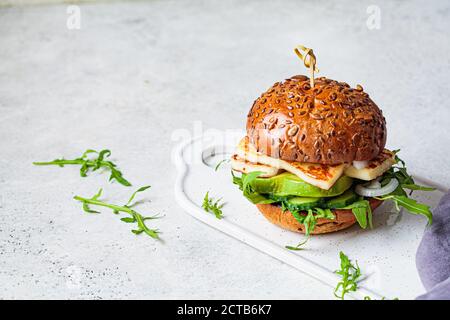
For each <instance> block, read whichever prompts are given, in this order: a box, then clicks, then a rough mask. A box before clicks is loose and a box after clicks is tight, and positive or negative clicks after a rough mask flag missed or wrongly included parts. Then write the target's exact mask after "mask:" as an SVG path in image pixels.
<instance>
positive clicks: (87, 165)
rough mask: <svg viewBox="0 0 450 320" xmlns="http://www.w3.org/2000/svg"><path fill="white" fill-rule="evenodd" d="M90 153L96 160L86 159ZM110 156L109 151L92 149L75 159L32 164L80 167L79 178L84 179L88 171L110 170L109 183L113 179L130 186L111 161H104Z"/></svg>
mask: <svg viewBox="0 0 450 320" xmlns="http://www.w3.org/2000/svg"><path fill="white" fill-rule="evenodd" d="M91 153H95V154H97V158H93V159H90V158H88V155H89V154H91ZM110 155H111V151H110V150H108V149H104V150H101V151H100V152H98V151H96V150H93V149H87V150H86V151H85V152H84V153H83V154H82V155H81V157H79V158H76V159H72V160H66V159H64V158H61V159H55V160H53V161H48V162H33V164H34V165H36V166H49V165H56V166H59V167H64V166H65V165H81V167H80V176H81V177H86V176H87V173H88V172H89V170H92V171H96V170H98V169H100V168H109V169H110V170H111V175H110V177H109V181H111V180H113V179H114V180H116V181H117V182H119V183H120V184H122V185H124V186H127V187H129V186H131V183H130V182H129V181H128V180H126V179H125V178H124V177H123V176H122V172H120V171H119V170H118V169H117V166H116V164H114V163H113V162H112V161H109V160H105V158H108V157H109V156H110Z"/></svg>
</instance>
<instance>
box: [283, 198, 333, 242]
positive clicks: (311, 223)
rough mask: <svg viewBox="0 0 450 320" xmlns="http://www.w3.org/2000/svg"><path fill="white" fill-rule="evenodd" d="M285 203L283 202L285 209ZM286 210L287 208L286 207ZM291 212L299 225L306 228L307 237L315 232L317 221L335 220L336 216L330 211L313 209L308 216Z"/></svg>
mask: <svg viewBox="0 0 450 320" xmlns="http://www.w3.org/2000/svg"><path fill="white" fill-rule="evenodd" d="M283 205H284V202H282V208H283ZM285 208H286V207H285ZM289 212H290V213H291V214H292V216H293V217H294V218H295V220H297V221H298V222H299V223H301V224H303V226H304V227H305V236H306V237H309V235H310V234H311V232H313V231H314V229H315V227H316V224H317V220H318V219H320V218H324V219H331V220H334V218H335V216H334V214H333V212H332V211H331V210H330V209H322V208H313V209H309V210H307V213H306V215H304V214H301V211H298V210H293V209H289Z"/></svg>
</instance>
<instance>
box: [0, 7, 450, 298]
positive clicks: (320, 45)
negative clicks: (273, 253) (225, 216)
mask: <svg viewBox="0 0 450 320" xmlns="http://www.w3.org/2000/svg"><path fill="white" fill-rule="evenodd" d="M373 3H375V4H378V5H379V7H380V9H381V29H380V30H372V31H371V30H368V28H367V27H366V19H367V14H366V8H367V6H368V5H369V4H373ZM449 16H450V4H449V3H448V1H433V3H432V4H430V3H429V2H427V1H422V2H418V1H416V2H384V1H383V2H378V1H370V2H368V1H358V2H356V1H355V2H351V3H349V2H348V3H345V2H341V1H340V2H339V3H338V2H336V3H330V2H325V1H314V2H313V1H305V2H301V3H300V2H298V1H285V2H283V3H280V2H278V1H277V2H274V1H264V2H262V3H261V2H256V1H246V2H245V3H243V2H238V1H204V2H198V1H179V2H173V1H151V2H137V3H111V4H106V3H100V4H89V5H82V6H81V18H82V20H81V30H72V31H71V30H68V29H67V28H66V18H67V14H66V5H52V6H36V7H17V8H15V7H12V8H1V9H0V34H1V37H0V138H1V139H0V147H1V154H0V298H288V299H293V298H331V297H332V292H331V290H330V288H328V287H326V286H324V285H322V284H320V283H319V282H317V281H315V280H312V279H310V278H308V277H306V276H304V275H302V274H300V273H298V272H296V271H294V270H293V269H292V268H290V267H288V266H286V265H283V264H281V263H279V262H278V261H276V260H274V259H272V258H270V257H268V256H266V255H264V254H262V253H259V252H257V251H255V250H253V249H251V248H249V247H247V246H245V245H243V244H241V243H239V242H237V241H235V240H233V239H230V238H228V237H226V236H224V235H222V234H220V233H218V232H216V231H215V230H212V229H209V228H208V227H206V226H204V225H202V224H200V223H199V222H197V221H195V220H194V219H192V218H191V217H190V216H188V215H187V214H185V213H183V212H182V210H181V209H180V208H179V207H178V206H177V204H176V203H175V201H174V197H173V181H174V178H175V172H174V168H173V165H172V164H171V163H170V152H171V148H172V147H173V144H174V143H173V142H172V141H171V135H172V133H173V131H174V130H176V129H178V128H187V129H191V128H192V122H193V121H194V120H201V121H203V125H204V127H205V128H212V127H214V128H219V129H227V128H242V127H243V125H244V121H245V115H246V113H247V110H248V108H249V107H250V105H251V103H252V102H253V99H254V98H255V97H256V96H257V95H258V94H259V93H260V92H261V91H263V90H264V89H265V88H267V87H268V86H270V85H271V84H272V83H273V82H274V81H276V80H279V79H283V78H285V77H288V76H290V75H292V74H296V73H300V72H304V69H303V68H302V67H301V65H300V63H299V61H298V60H297V59H296V58H295V56H294V55H293V53H292V48H293V46H294V45H296V44H298V43H303V44H306V45H309V46H311V47H313V48H314V49H315V52H316V55H317V57H318V65H319V67H320V69H321V75H327V76H329V77H332V78H336V79H339V80H345V81H347V82H349V83H350V84H351V85H356V83H360V84H362V85H363V86H364V88H365V89H366V91H367V92H369V93H370V94H371V97H372V98H373V99H374V100H375V101H376V102H377V103H378V105H379V106H380V107H381V108H382V109H383V110H384V113H385V116H386V118H387V121H388V146H390V147H395V148H402V155H403V158H404V159H405V160H406V161H407V163H408V166H409V168H410V170H411V171H412V172H416V173H418V174H422V175H424V176H427V177H428V178H430V179H433V180H435V181H437V182H439V183H441V184H444V185H448V181H449V178H450V162H449V161H448V159H449V156H450V152H449V146H450V135H449V133H448V130H449V129H448V128H449V127H450V109H449V105H448V104H449V103H448V101H450V100H449V98H450V97H449V90H448V82H449V80H450V74H449V70H450V68H449V67H450V60H449V55H448V52H450V43H449V30H450V19H449ZM88 147H90V148H102V147H108V148H110V149H111V150H112V151H113V156H114V157H115V158H116V159H117V162H118V163H119V165H120V167H121V169H122V170H123V172H124V173H125V176H126V177H128V178H129V179H130V180H131V181H132V182H133V183H134V185H135V186H138V185H143V184H148V183H150V184H151V185H152V187H153V188H152V189H151V191H150V192H148V193H147V198H148V199H149V200H150V202H147V203H145V204H143V205H142V211H143V212H149V213H150V212H155V213H156V212H159V213H162V214H164V215H165V217H164V218H163V219H161V220H159V221H157V222H155V225H157V226H158V227H159V228H160V229H161V230H162V231H163V235H162V236H163V238H164V243H163V244H161V243H158V242H155V241H152V240H151V239H147V238H144V237H138V238H137V237H135V236H134V235H133V234H131V233H130V231H129V230H130V228H129V226H128V225H126V224H124V223H122V222H120V221H119V220H118V219H117V218H116V217H114V216H113V215H112V214H111V213H109V212H107V211H104V212H103V213H102V214H101V215H98V216H87V215H84V214H83V213H82V211H81V208H80V205H79V204H78V203H75V201H73V200H72V196H73V195H75V194H81V195H91V194H93V193H94V192H95V191H96V190H97V188H99V187H102V186H103V187H104V189H105V195H106V197H107V198H109V199H124V198H127V196H128V194H129V193H130V192H131V190H129V189H125V188H123V187H121V186H120V185H117V184H108V183H107V182H106V175H99V174H93V175H92V176H91V177H88V178H85V179H81V178H79V176H78V173H77V169H75V168H65V169H59V168H56V167H53V168H52V167H47V168H44V167H33V166H32V165H31V162H32V161H33V160H46V159H52V158H54V157H59V156H65V157H73V156H77V155H78V154H79V153H80V152H81V151H82V150H84V149H85V148H88ZM336 259H337V256H336ZM337 264H338V261H337V260H336V265H337Z"/></svg>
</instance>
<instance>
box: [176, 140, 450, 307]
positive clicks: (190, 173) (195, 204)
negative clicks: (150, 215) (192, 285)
mask: <svg viewBox="0 0 450 320" xmlns="http://www.w3.org/2000/svg"><path fill="white" fill-rule="evenodd" d="M237 142H238V135H235V138H233V137H230V135H228V136H225V134H223V135H222V134H219V133H217V132H215V135H214V136H212V135H205V136H201V137H197V138H194V139H192V140H188V141H185V142H183V143H181V144H180V145H179V146H178V148H177V149H176V151H175V152H174V154H173V161H174V163H175V164H176V166H177V170H178V176H177V181H176V185H175V196H176V199H177V202H178V203H179V204H180V206H181V207H183V208H184V209H185V210H186V211H187V212H188V213H189V214H190V215H192V216H193V217H195V218H196V219H199V220H201V221H202V222H204V223H206V224H207V225H209V226H211V227H213V228H215V229H217V230H219V231H222V232H224V233H226V234H228V235H230V236H232V237H234V238H236V239H238V240H240V241H242V242H244V243H246V244H248V245H250V246H252V247H254V248H256V249H258V250H260V251H262V252H264V253H266V254H268V255H271V256H273V257H274V258H277V259H279V260H281V261H283V262H285V263H287V264H289V265H291V266H292V267H294V268H296V269H298V270H299V271H301V272H304V273H306V274H308V275H310V276H312V277H314V278H316V279H318V280H319V281H321V282H323V283H325V284H327V285H329V286H330V287H331V288H330V290H333V289H332V288H334V287H335V286H336V284H337V282H338V281H339V277H338V276H337V275H336V274H335V273H334V271H335V270H336V269H338V268H339V263H340V260H339V251H343V252H344V253H346V254H347V255H348V256H349V258H350V259H352V260H353V261H354V260H357V261H358V264H359V266H360V267H361V271H362V274H363V275H364V276H365V277H364V279H363V280H362V281H361V282H360V290H358V291H357V292H356V293H354V294H352V295H351V296H352V297H353V298H359V299H362V298H364V297H365V296H370V297H371V298H372V299H380V298H382V297H386V298H387V299H392V298H396V297H397V298H399V299H413V298H415V297H416V296H418V295H420V294H422V293H423V292H424V288H423V286H422V284H421V282H420V279H419V276H418V273H417V270H416V266H415V253H416V249H417V247H418V245H419V242H420V239H421V237H422V234H423V231H424V228H425V226H426V219H425V218H424V217H422V216H417V215H412V214H409V213H407V212H403V211H401V212H399V213H398V212H396V211H395V209H394V208H393V206H392V205H391V204H389V203H385V204H383V205H382V206H380V207H379V208H378V209H377V210H376V211H375V213H374V228H373V229H366V230H363V229H361V228H360V227H359V226H358V225H354V226H353V227H351V228H349V229H346V230H343V231H340V232H336V233H331V234H325V235H318V236H317V235H316V236H313V237H312V238H311V239H310V241H309V242H308V243H307V245H306V247H305V249H304V250H301V251H291V250H288V249H286V248H285V245H296V244H297V243H298V242H299V241H300V240H302V239H303V236H302V235H301V234H297V233H293V232H290V231H286V230H283V229H281V228H279V227H277V226H275V225H272V224H271V223H269V222H268V221H267V220H266V219H265V218H264V217H263V216H262V215H261V214H260V213H259V211H258V210H257V208H256V207H255V205H253V204H251V203H250V202H249V201H248V200H247V199H246V198H244V196H243V195H242V193H241V191H240V190H239V189H238V187H237V186H236V185H234V184H233V183H232V181H231V174H230V166H229V164H228V163H224V164H223V165H221V166H220V168H219V169H218V170H217V171H216V170H215V167H216V165H217V163H219V162H220V161H221V160H222V159H227V158H229V157H230V155H231V154H232V152H233V150H234V148H235V145H236V144H237ZM416 180H417V181H418V182H419V183H420V182H422V183H424V181H423V179H419V178H418V177H416ZM421 180H422V181H421ZM426 182H427V183H426V184H428V185H430V182H429V181H426ZM432 185H433V184H432ZM433 186H435V187H437V188H438V189H439V190H437V191H435V192H415V193H414V196H413V197H414V198H415V199H417V200H418V201H421V202H424V203H428V204H430V205H431V206H432V207H435V206H436V205H437V203H438V201H439V199H440V198H441V196H442V195H443V192H445V189H444V188H443V187H442V186H436V185H433ZM206 191H210V195H211V196H212V197H223V200H224V201H225V202H226V205H225V207H224V208H223V213H224V218H223V219H221V220H219V219H216V218H215V217H214V216H213V215H212V214H208V213H206V212H205V211H204V210H203V209H202V208H201V204H202V201H203V197H204V195H205V193H206Z"/></svg>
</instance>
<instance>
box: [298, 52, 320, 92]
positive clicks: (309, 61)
mask: <svg viewBox="0 0 450 320" xmlns="http://www.w3.org/2000/svg"><path fill="white" fill-rule="evenodd" d="M302 51H303V52H302ZM294 52H295V53H296V54H297V56H298V57H299V58H300V59H302V61H303V64H304V65H305V67H307V68H309V74H310V78H309V81H310V84H311V88H314V72H319V69H318V68H317V67H316V56H315V55H314V52H313V50H312V49H310V48H306V47H305V46H302V45H298V46H297V47H295V48H294Z"/></svg>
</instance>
